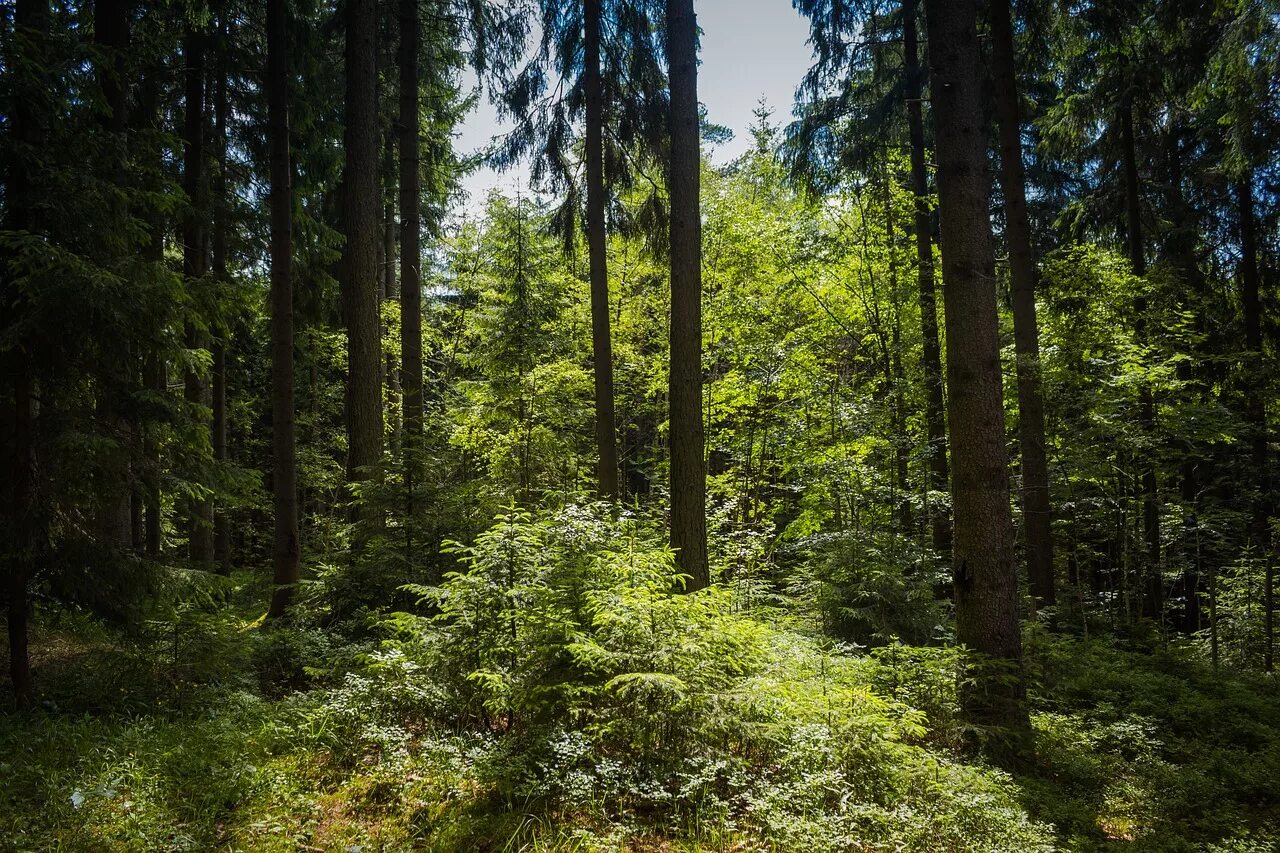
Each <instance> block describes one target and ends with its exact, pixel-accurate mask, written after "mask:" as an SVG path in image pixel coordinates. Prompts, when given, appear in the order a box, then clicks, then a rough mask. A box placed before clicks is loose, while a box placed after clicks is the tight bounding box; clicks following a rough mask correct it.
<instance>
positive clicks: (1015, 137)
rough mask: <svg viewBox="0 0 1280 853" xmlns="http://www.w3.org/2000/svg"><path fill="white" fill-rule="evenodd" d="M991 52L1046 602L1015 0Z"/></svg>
mask: <svg viewBox="0 0 1280 853" xmlns="http://www.w3.org/2000/svg"><path fill="white" fill-rule="evenodd" d="M991 54H992V65H993V66H994V67H993V69H992V70H993V72H994V76H995V95H996V116H997V119H998V121H999V125H1000V192H1001V194H1002V195H1003V196H1004V202H1005V240H1006V241H1007V242H1008V244H1009V277H1010V281H1011V284H1012V292H1013V346H1014V351H1015V352H1016V353H1017V358H1018V445H1019V450H1020V453H1021V459H1022V526H1023V529H1024V530H1025V531H1026V537H1027V579H1028V582H1029V585H1030V588H1031V595H1032V596H1033V597H1034V598H1035V600H1036V601H1037V602H1038V603H1039V604H1042V605H1052V604H1054V603H1055V602H1056V595H1055V588H1054V577H1053V524H1052V518H1051V516H1050V511H1051V510H1050V502H1049V463H1048V459H1047V453H1046V446H1045V435H1044V397H1043V396H1042V394H1041V390H1040V332H1039V327H1038V325H1037V323H1036V266H1035V258H1034V257H1033V255H1032V251H1031V222H1030V220H1029V219H1028V217H1027V189H1026V178H1025V175H1024V172H1023V166H1022V119H1021V117H1020V116H1019V110H1018V79H1017V75H1016V74H1015V72H1014V46H1013V14H1012V12H1011V10H1010V8H1009V0H993V2H992V3H991Z"/></svg>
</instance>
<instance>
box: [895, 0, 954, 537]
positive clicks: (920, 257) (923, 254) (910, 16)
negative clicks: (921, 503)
mask: <svg viewBox="0 0 1280 853" xmlns="http://www.w3.org/2000/svg"><path fill="white" fill-rule="evenodd" d="M902 37H903V50H904V51H905V54H904V55H905V63H904V66H903V73H904V75H905V77H906V81H905V82H906V98H907V127H908V135H909V137H910V140H911V192H912V194H913V195H914V196H915V223H914V226H913V230H914V231H915V238H916V275H917V287H918V296H919V302H920V331H921V337H922V339H923V341H924V353H923V355H924V358H923V360H924V384H925V403H924V422H925V432H926V433H927V435H928V439H929V453H928V461H929V491H931V492H935V493H939V494H941V493H945V492H946V491H947V485H948V481H949V480H950V471H949V470H948V465H947V432H946V414H945V411H944V404H943V393H942V346H941V344H940V343H939V342H938V300H937V296H936V294H935V288H934V272H933V233H932V226H931V224H930V221H929V220H930V216H929V173H928V170H927V168H926V166H925V151H924V110H923V107H922V106H921V104H922V100H923V98H922V83H921V79H920V78H921V72H920V59H919V47H918V45H917V41H918V38H917V35H916V2H915V0H902ZM926 510H927V512H926V514H927V515H928V517H929V519H930V526H931V533H932V538H933V548H934V550H935V551H937V552H938V553H939V554H941V555H943V556H944V557H946V556H949V555H950V553H951V517H950V514H949V513H948V511H947V509H946V507H942V506H936V505H933V504H932V502H930V505H929V506H927V507H926Z"/></svg>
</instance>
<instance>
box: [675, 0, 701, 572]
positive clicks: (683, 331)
mask: <svg viewBox="0 0 1280 853" xmlns="http://www.w3.org/2000/svg"><path fill="white" fill-rule="evenodd" d="M666 27H667V60H668V64H669V69H668V77H669V78H670V86H671V168H670V180H669V187H670V193H671V373H670V380H669V381H670V390H669V396H670V407H671V414H670V419H671V420H670V442H671V547H672V548H673V549H674V550H675V551H676V564H677V565H678V566H679V568H680V571H681V572H683V573H684V574H686V575H688V576H689V578H690V580H689V585H688V589H690V590H696V589H702V588H703V587H705V586H707V585H708V584H710V582H711V576H710V571H709V568H708V566H707V518H706V487H707V484H706V469H705V464H704V461H703V432H702V220H701V217H700V211H699V174H698V171H699V168H700V165H701V163H700V155H701V148H700V139H699V126H698V65H697V62H698V55H697V54H698V47H697V40H698V34H697V33H698V26H697V21H696V19H695V17H694V11H693V0H667V19H666Z"/></svg>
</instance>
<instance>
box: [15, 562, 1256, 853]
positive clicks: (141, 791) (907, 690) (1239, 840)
mask: <svg viewBox="0 0 1280 853" xmlns="http://www.w3.org/2000/svg"><path fill="white" fill-rule="evenodd" d="M263 592H264V590H263V587H262V583H261V581H260V580H256V579H255V578H254V577H253V576H251V575H249V574H248V573H244V574H238V575H236V576H235V577H234V578H233V580H232V582H231V583H229V584H228V585H227V590H226V593H225V594H224V595H221V596H213V597H211V598H208V599H207V600H205V601H203V602H200V603H198V604H193V605H191V606H190V607H188V608H186V609H185V610H182V611H180V612H178V613H177V614H173V615H170V616H169V617H168V618H165V619H155V620H151V621H148V622H147V623H146V629H145V631H143V632H142V633H141V634H134V635H132V636H129V637H127V638H124V637H120V636H116V635H113V634H112V633H110V632H108V631H106V630H105V629H103V628H101V627H100V626H99V625H97V623H94V622H90V621H89V620H87V619H82V618H79V617H76V616H74V615H67V614H65V613H62V614H53V613H41V614H39V615H40V618H39V619H38V620H37V624H36V629H35V633H34V637H33V644H32V649H33V659H34V664H35V671H36V677H37V679H38V684H39V686H40V695H41V702H40V706H39V708H38V709H37V710H36V711H34V712H32V713H29V714H25V715H15V714H6V715H4V716H0V779H2V780H3V785H0V848H3V849H10V850H24V851H25V850H31V851H37V850H39V851H43V850H86V851H87V850H95V851H96V850H264V851H293V850H325V851H328V850H338V851H349V853H367V851H375V850H405V849H422V850H436V851H473V850H475V851H520V850H528V851H551V850H564V851H569V850H574V851H587V850H631V851H692V850H724V851H729V850H738V851H747V850H805V851H806V853H813V851H818V850H828V849H829V850H881V849H885V850H974V851H979V850H1020V851H1024V850H1051V849H1071V850H1095V849H1105V848H1110V847H1117V848H1120V847H1123V848H1124V849H1133V850H1210V851H1224V853H1225V851H1263V850H1276V849H1280V847H1278V846H1277V845H1280V690H1278V689H1277V685H1276V682H1275V681H1274V680H1269V679H1266V678H1263V677H1261V676H1246V675H1240V674H1228V673H1226V672H1214V671H1213V670H1212V669H1211V668H1209V667H1207V666H1205V665H1204V664H1203V663H1200V662H1198V661H1196V660H1194V659H1193V655H1191V654H1190V652H1188V651H1187V650H1186V649H1179V648H1162V647H1152V648H1135V647H1132V646H1130V647H1125V646H1122V645H1121V644H1119V643H1117V642H1116V641H1111V640H1096V639H1095V640H1090V641H1085V640H1083V639H1080V638H1078V637H1071V636H1064V635H1061V634H1051V633H1050V632H1047V631H1045V630H1043V629H1039V628H1036V627H1034V626H1031V628H1030V630H1029V638H1030V639H1029V642H1028V666H1029V671H1030V674H1031V684H1032V703H1033V709H1034V725H1035V729H1036V741H1037V757H1036V762H1035V764H1034V766H1031V767H1028V768H1027V769H1026V771H1025V772H1024V773H1021V774H1019V775H1017V776H1009V775H1006V774H1004V773H1002V772H999V771H995V770H992V769H989V768H985V767H981V766H977V765H974V764H971V763H969V762H967V761H966V760H965V759H964V758H962V757H961V753H960V744H961V743H962V742H963V739H964V732H963V731H962V726H961V724H960V723H959V722H958V721H957V719H956V717H955V714H954V708H953V707H952V706H953V705H954V697H953V696H952V695H951V693H950V691H949V690H948V689H947V684H946V680H947V679H948V678H950V677H951V676H950V675H949V674H948V670H947V664H946V656H945V654H942V653H940V652H939V650H936V649H912V648H909V647H904V646H894V647H888V648H885V649H879V650H876V651H875V652H874V653H867V652H857V651H853V652H848V651H845V652H842V651H840V650H836V651H834V652H832V655H831V656H830V657H829V658H824V661H826V662H825V663H823V665H822V667H823V678H824V679H827V678H828V677H830V678H831V679H847V680H850V681H851V682H860V683H853V684H852V685H851V688H850V689H851V690H853V691H854V692H852V693H850V694H849V695H851V696H859V697H862V699H860V700H859V701H861V702H862V703H863V704H862V705H860V706H859V707H860V708H861V710H860V711H858V714H859V715H860V716H858V717H857V720H858V721H857V722H855V723H852V724H847V725H846V727H845V728H842V729H839V730H838V731H834V732H833V731H832V728H833V724H832V723H830V722H828V723H827V724H826V731H825V733H824V731H823V726H822V724H819V725H816V726H807V727H801V728H798V729H794V730H791V729H788V730H786V731H789V732H790V734H788V735H787V736H786V737H785V738H779V739H778V741H777V743H776V745H775V746H772V747H756V748H754V749H752V750H746V749H743V748H742V747H740V746H736V747H735V746H729V747H726V752H725V753H724V754H723V755H722V756H721V757H720V758H718V759H717V761H716V762H714V765H715V767H714V768H713V770H711V771H708V769H707V766H706V765H705V764H704V763H699V760H695V757H694V756H687V757H683V758H682V757H680V756H677V757H676V758H675V759H674V760H675V762H676V763H675V764H674V765H673V764H668V765H666V767H667V770H666V771H664V772H669V771H670V768H671V767H673V766H674V767H676V768H677V772H676V773H675V775H674V776H672V775H668V776H667V777H663V778H667V779H670V778H677V777H678V778H679V779H681V780H684V781H683V782H681V783H679V784H674V785H672V786H670V787H668V788H666V789H665V790H664V791H662V792H660V793H656V794H655V793H654V792H653V791H652V790H649V789H647V788H646V785H650V784H651V783H650V782H647V781H646V780H645V778H644V777H643V776H642V775H637V774H635V773H632V772H630V770H629V768H627V767H625V766H620V763H619V761H618V760H609V759H608V758H607V756H601V755H593V754H592V747H591V743H592V741H591V740H590V738H591V737H595V734H594V733H593V732H592V731H591V730H589V729H588V728H587V727H586V726H583V727H581V728H580V729H575V728H574V725H573V721H571V720H565V721H563V723H564V725H562V726H559V727H557V728H556V729H555V730H554V734H552V735H549V736H547V738H545V739H544V742H543V743H542V746H543V747H545V748H544V749H542V751H541V752H538V748H536V747H530V746H529V744H528V742H527V739H526V741H521V740H520V739H519V738H518V737H516V736H515V735H513V734H512V733H511V732H509V731H505V730H504V726H503V725H502V724H500V723H494V724H491V725H488V726H485V727H480V726H474V725H472V726H466V725H462V724H459V723H458V722H457V721H456V720H453V721H449V720H445V719H441V718H440V715H439V714H438V713H437V714H434V715H433V714H432V713H428V712H424V711H423V710H422V708H423V707H424V701H423V699H422V693H423V691H424V689H426V688H424V687H423V685H422V684H420V683H417V682H415V681H414V680H413V679H412V678H404V677H400V676H392V675H388V672H389V670H387V669H386V667H385V661H384V662H383V664H384V665H383V666H382V668H381V669H380V668H379V666H378V660H379V652H378V650H379V648H380V647H381V641H380V640H379V639H378V637H377V636H376V633H375V634H371V635H370V636H366V637H363V638H358V639H346V638H344V639H340V638H339V637H338V636H337V635H336V633H335V632H334V631H332V630H320V629H315V628H312V629H301V628H299V629H290V630H284V631H273V632H265V631H262V630H260V609H259V605H256V604H255V603H256V602H261V601H262V600H263ZM776 630H778V631H779V633H777V634H775V635H772V636H773V638H774V639H773V640H772V641H771V642H773V643H774V644H779V643H782V644H785V643H788V642H791V641H792V640H791V639H787V638H789V637H793V636H795V635H794V634H793V633H788V632H795V631H796V630H797V629H796V628H795V627H794V626H791V627H787V628H777V629H776ZM795 642H796V643H799V644H801V645H803V644H804V643H810V642H811V640H809V639H803V638H801V639H796V640H795ZM805 647H806V648H808V646H805ZM791 666H792V667H794V666H795V665H794V663H793V664H791ZM828 668H829V670H828ZM402 675H403V673H402ZM797 677H798V676H795V675H794V674H791V675H786V676H785V677H781V678H780V679H779V680H775V681H773V682H769V683H770V684H771V685H772V686H771V687H767V688H760V687H759V685H760V684H762V683H764V682H754V684H755V687H753V688H752V689H753V690H757V689H766V690H774V691H776V692H778V693H779V694H783V693H790V694H795V695H799V693H800V692H802V690H801V688H800V687H798V686H797V685H799V684H800V682H799V681H796V680H795V678H797ZM788 679H791V680H788ZM826 683H827V682H826V681H825V680H824V681H823V684H824V685H825V684H826ZM823 689H824V691H825V689H826V688H825V687H824V688H823ZM2 698H4V697H0V699H2ZM788 701H800V700H798V699H795V698H794V696H793V697H791V698H790V699H788ZM425 704H426V705H429V704H430V703H429V702H426V703H425ZM842 725H845V724H842ZM850 725H852V726H853V728H849V726H850ZM876 732H879V734H875V733H876ZM868 733H871V734H868ZM833 734H834V736H835V738H834V741H832V740H831V737H832V735H833ZM859 739H861V740H859ZM850 740H853V741H858V742H859V743H861V744H862V745H861V746H859V747H858V750H856V751H855V753H853V754H852V757H850V754H849V753H842V752H841V751H840V750H841V748H842V747H841V746H840V742H842V741H843V742H845V743H846V745H847V742H849V741H850ZM516 744H523V745H521V746H518V747H517V746H516ZM645 748H647V749H653V750H658V751H660V750H661V749H662V746H661V744H658V745H655V744H653V743H650V744H649V745H648V746H647V747H645ZM529 749H532V750H533V752H535V753H538V755H539V756H540V757H538V758H537V759H536V760H533V759H529V758H528V755H527V754H524V753H519V750H529ZM752 753H754V754H752ZM833 755H834V756H836V757H835V758H833V757H832V756H833ZM681 761H683V762H684V764H683V765H682V764H680V762H681ZM530 768H533V769H532V770H531V769H530ZM788 768H791V769H788ZM869 768H870V769H869ZM700 774H701V775H700ZM708 774H709V775H708ZM860 774H861V775H860ZM514 777H520V778H521V779H533V778H535V777H536V784H533V785H532V786H530V785H524V786H523V787H521V786H516V785H513V784H511V779H512V778H514ZM695 777H696V778H698V779H701V781H698V782H697V784H694V781H695ZM864 777H865V778H864ZM552 781H554V784H552ZM664 784H665V783H664Z"/></svg>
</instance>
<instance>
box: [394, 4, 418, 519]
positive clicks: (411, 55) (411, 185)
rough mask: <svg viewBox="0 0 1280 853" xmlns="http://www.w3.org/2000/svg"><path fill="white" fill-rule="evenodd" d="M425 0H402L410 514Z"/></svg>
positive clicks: (404, 374)
mask: <svg viewBox="0 0 1280 853" xmlns="http://www.w3.org/2000/svg"><path fill="white" fill-rule="evenodd" d="M419 2H420V0H400V324H401V325H400V373H401V385H402V387H403V391H404V398H403V399H404V448H405V461H406V464H405V478H406V491H407V493H408V496H409V498H408V499H409V507H408V509H409V513H410V514H412V513H413V512H414V506H413V499H414V488H415V486H416V485H417V479H418V471H417V470H416V467H417V463H418V461H419V460H418V459H417V457H416V453H417V451H418V449H419V445H420V444H421V439H422V405H423V404H422V270H421V264H422V215H421V209H422V208H421V205H422V169H421V162H420V159H421V148H422V142H421V128H420V124H421V119H420V117H419V109H418V108H419V105H418V93H419V89H420V80H419V72H418V64H419V52H420V47H419V46H420V44H421V36H422V24H421V20H420V17H419V9H418V3H419Z"/></svg>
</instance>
